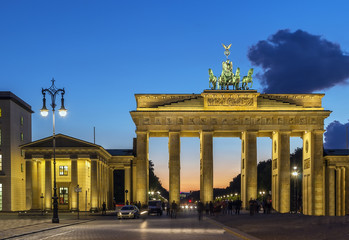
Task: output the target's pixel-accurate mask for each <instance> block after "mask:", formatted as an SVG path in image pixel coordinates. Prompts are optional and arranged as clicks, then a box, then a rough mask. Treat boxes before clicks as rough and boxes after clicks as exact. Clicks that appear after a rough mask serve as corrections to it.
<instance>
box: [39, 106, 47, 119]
mask: <svg viewBox="0 0 349 240" xmlns="http://www.w3.org/2000/svg"><path fill="white" fill-rule="evenodd" d="M40 114H41V116H43V117H47V116H48V109H47V108H46V109H44V108H42V109H41V110H40Z"/></svg>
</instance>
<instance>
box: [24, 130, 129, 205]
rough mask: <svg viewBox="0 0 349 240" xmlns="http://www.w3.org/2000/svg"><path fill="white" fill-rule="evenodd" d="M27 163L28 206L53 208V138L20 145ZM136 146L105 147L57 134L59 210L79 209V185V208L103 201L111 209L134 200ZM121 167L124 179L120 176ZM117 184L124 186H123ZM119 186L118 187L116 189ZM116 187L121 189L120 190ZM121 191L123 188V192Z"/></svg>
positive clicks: (99, 203) (100, 203)
mask: <svg viewBox="0 0 349 240" xmlns="http://www.w3.org/2000/svg"><path fill="white" fill-rule="evenodd" d="M21 149H22V151H23V152H24V159H25V162H26V209H46V210H50V209H52V197H51V196H52V195H53V171H54V169H53V164H52V163H53V154H52V153H53V152H52V137H48V138H44V139H41V140H38V141H34V142H31V143H28V144H24V145H22V146H21ZM133 162H134V150H133V149H110V150H108V149H104V148H103V147H101V146H99V145H96V144H93V143H89V142H86V141H83V140H80V139H76V138H72V137H69V136H66V135H63V134H58V135H56V176H57V177H56V178H57V195H58V198H59V199H58V204H59V209H61V210H76V209H77V207H78V206H77V204H78V201H77V193H76V192H75V191H74V189H75V188H76V187H77V186H78V185H79V187H80V188H81V193H79V209H80V210H82V211H90V210H92V211H95V210H98V209H99V208H100V207H101V206H102V204H103V202H105V203H106V204H107V206H108V207H109V208H110V209H111V208H113V204H114V203H116V202H117V201H118V198H117V194H122V195H124V194H125V196H121V199H119V202H120V201H121V202H124V201H126V200H129V201H132V200H133V199H132V196H133V194H132V193H131V194H128V197H127V199H126V193H125V190H128V191H129V192H132V186H131V182H132V176H133V174H132V171H133V167H134V166H133V165H134V164H133ZM119 170H121V171H122V172H123V173H122V176H123V179H121V181H116V179H120V177H119V176H118V171H119ZM114 184H115V185H123V186H121V188H120V187H117V186H114ZM115 189H116V190H115ZM117 189H119V190H118V191H117ZM120 190H121V191H120Z"/></svg>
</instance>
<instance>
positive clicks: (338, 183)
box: [336, 167, 342, 216]
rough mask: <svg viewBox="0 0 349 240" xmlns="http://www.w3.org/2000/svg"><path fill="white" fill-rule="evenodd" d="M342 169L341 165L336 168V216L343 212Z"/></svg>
mask: <svg viewBox="0 0 349 240" xmlns="http://www.w3.org/2000/svg"><path fill="white" fill-rule="evenodd" d="M341 180H342V171H341V168H340V167H337V168H336V216H341V213H342V191H341V190H342V182H341Z"/></svg>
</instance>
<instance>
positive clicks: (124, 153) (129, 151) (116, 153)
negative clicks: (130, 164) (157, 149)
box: [106, 149, 133, 156]
mask: <svg viewBox="0 0 349 240" xmlns="http://www.w3.org/2000/svg"><path fill="white" fill-rule="evenodd" d="M106 151H107V152H108V153H109V154H110V155H112V156H133V149H106Z"/></svg>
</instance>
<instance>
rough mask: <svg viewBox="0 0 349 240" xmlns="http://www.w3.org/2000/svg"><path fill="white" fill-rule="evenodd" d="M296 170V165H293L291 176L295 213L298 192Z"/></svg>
mask: <svg viewBox="0 0 349 240" xmlns="http://www.w3.org/2000/svg"><path fill="white" fill-rule="evenodd" d="M298 174H299V173H298V171H297V167H296V166H294V167H293V172H292V176H293V185H294V208H295V211H294V212H295V213H297V211H298V199H297V198H298V196H297V195H298V192H297V177H298Z"/></svg>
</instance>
